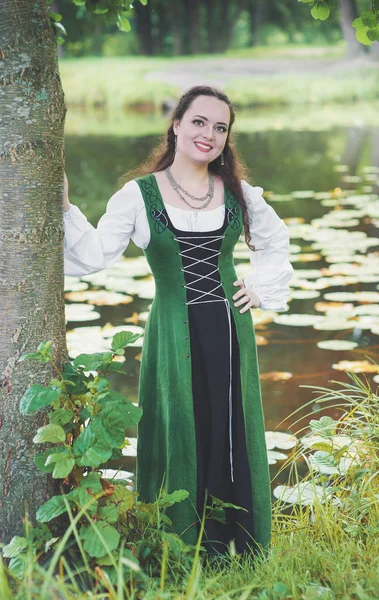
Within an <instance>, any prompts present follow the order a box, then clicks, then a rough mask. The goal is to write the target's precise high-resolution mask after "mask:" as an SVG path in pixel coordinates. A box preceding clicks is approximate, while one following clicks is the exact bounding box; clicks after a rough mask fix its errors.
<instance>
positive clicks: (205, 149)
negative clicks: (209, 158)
mask: <svg viewBox="0 0 379 600" xmlns="http://www.w3.org/2000/svg"><path fill="white" fill-rule="evenodd" d="M195 146H196V148H197V149H198V150H200V152H209V151H210V150H212V146H209V145H208V144H202V143H201V142H195Z"/></svg>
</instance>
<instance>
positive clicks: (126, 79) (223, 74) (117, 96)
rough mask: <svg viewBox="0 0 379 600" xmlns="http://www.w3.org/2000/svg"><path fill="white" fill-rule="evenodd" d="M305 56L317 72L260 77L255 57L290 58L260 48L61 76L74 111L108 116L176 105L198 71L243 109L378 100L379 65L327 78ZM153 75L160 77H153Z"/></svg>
mask: <svg viewBox="0 0 379 600" xmlns="http://www.w3.org/2000/svg"><path fill="white" fill-rule="evenodd" d="M295 56H296V58H294V57H292V58H293V60H294V62H295V63H296V61H297V60H298V59H299V58H301V55H300V51H299V49H297V52H296V54H295ZM306 57H307V60H308V61H309V62H310V63H312V61H315V69H314V71H313V72H312V73H298V74H297V73H283V72H282V73H280V74H271V75H261V74H259V75H255V74H254V73H253V72H252V71H251V60H252V59H256V60H259V58H265V59H266V60H267V59H269V60H272V61H275V60H277V59H281V58H286V55H285V54H283V49H282V50H281V52H280V53H279V52H278V51H277V52H276V54H275V52H274V51H273V50H272V49H271V51H270V52H269V51H268V50H267V49H264V51H263V50H262V49H255V54H251V55H248V56H245V57H243V56H241V57H238V55H233V56H230V55H227V56H223V55H211V56H201V57H199V56H196V57H191V58H189V57H180V58H161V57H152V58H150V57H122V58H101V57H100V58H98V57H86V58H80V59H67V60H66V59H62V60H61V61H60V72H61V76H62V82H63V87H64V90H65V99H66V105H67V106H68V108H69V109H70V108H71V109H74V108H81V109H90V108H99V109H102V110H104V111H108V112H109V111H115V110H117V111H125V110H138V111H143V112H146V113H148V112H151V111H153V110H155V109H160V107H161V106H162V102H163V101H164V100H167V99H169V100H174V101H175V100H176V99H177V98H178V97H179V95H180V93H181V90H182V89H183V80H181V82H182V83H181V86H182V87H180V86H179V85H178V83H176V81H175V78H176V77H178V76H179V74H183V72H185V70H186V68H188V69H189V70H191V72H192V74H193V72H194V67H195V74H196V76H195V78H196V79H197V77H198V83H204V82H207V81H208V80H209V77H210V73H211V74H212V77H216V79H217V77H220V84H219V85H220V87H222V88H223V89H225V91H226V92H227V93H228V94H229V95H230V97H231V99H232V100H233V101H234V102H235V103H236V105H237V106H238V107H240V108H250V107H264V108H270V107H286V106H287V107H291V106H299V105H301V104H313V105H318V104H324V103H329V104H336V105H341V104H348V103H352V102H356V101H363V100H364V101H366V102H371V101H375V100H377V99H378V98H379V77H378V68H377V66H375V65H372V66H370V67H369V66H367V67H365V68H362V66H356V67H353V66H352V67H351V68H350V69H346V68H345V69H344V70H337V71H336V72H334V73H332V74H329V75H328V74H324V73H323V72H318V71H317V60H318V59H319V58H320V57H321V58H325V57H324V56H322V55H317V54H316V55H314V56H312V55H311V56H309V55H308V56H306ZM287 58H288V57H287ZM329 58H330V57H329ZM229 59H233V60H236V59H238V73H239V76H238V77H234V76H233V66H229V67H228V60H229ZM209 61H212V63H210V62H209ZM213 61H216V62H215V63H214V62H213ZM245 67H246V76H245V75H244V69H245ZM310 68H311V67H310ZM241 70H242V71H241ZM250 71H251V72H250ZM154 72H155V75H150V74H153V73H154ZM241 72H242V75H243V76H241ZM167 73H169V75H167ZM163 74H164V77H163ZM163 79H164V80H163ZM168 81H170V83H168ZM191 82H192V83H193V76H192V79H191ZM192 83H191V85H192Z"/></svg>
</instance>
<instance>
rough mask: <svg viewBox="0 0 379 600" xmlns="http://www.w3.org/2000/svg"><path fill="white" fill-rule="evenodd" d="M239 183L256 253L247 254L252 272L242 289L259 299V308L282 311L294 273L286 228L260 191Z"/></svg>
mask: <svg viewBox="0 0 379 600" xmlns="http://www.w3.org/2000/svg"><path fill="white" fill-rule="evenodd" d="M241 183H242V189H243V191H244V196H245V198H246V202H247V206H248V214H249V221H250V234H251V244H252V245H253V246H255V251H251V252H250V264H251V268H252V270H251V273H250V274H249V275H248V276H247V277H246V278H245V280H244V283H245V287H246V288H247V289H248V290H251V291H253V292H255V294H256V295H257V296H258V297H259V299H260V301H261V306H260V308H262V309H268V310H275V311H285V310H287V309H288V304H287V299H288V297H289V294H290V288H289V285H288V284H289V282H290V281H291V278H292V273H293V267H292V265H291V263H290V262H289V232H288V228H287V226H286V224H285V223H284V221H283V220H282V219H280V217H279V216H278V215H277V214H276V212H275V210H274V209H273V208H272V207H271V206H270V205H269V204H267V202H266V201H265V199H264V198H263V196H262V193H263V188H261V187H259V186H251V185H249V184H248V183H247V182H246V181H242V182H241Z"/></svg>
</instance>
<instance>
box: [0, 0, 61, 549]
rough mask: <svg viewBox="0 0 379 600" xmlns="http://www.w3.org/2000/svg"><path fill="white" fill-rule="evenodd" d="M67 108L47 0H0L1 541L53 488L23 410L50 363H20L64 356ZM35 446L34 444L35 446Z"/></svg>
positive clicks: (36, 422) (34, 421)
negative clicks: (40, 466)
mask: <svg viewBox="0 0 379 600" xmlns="http://www.w3.org/2000/svg"><path fill="white" fill-rule="evenodd" d="M65 113H66V108H65V105H64V95H63V91H62V86H61V80H60V77H59V71H58V64H57V46H56V43H55V39H54V34H53V28H52V26H51V24H50V19H49V16H48V7H47V5H46V3H45V0H34V2H23V3H22V4H20V2H19V0H2V1H1V3H0V122H1V130H2V135H1V137H0V219H1V220H0V297H1V304H0V541H1V542H8V541H9V539H10V538H11V537H12V536H13V535H16V534H19V533H20V531H22V517H23V515H24V514H25V509H26V508H27V510H28V512H29V515H30V517H31V518H32V520H33V516H34V513H35V510H36V508H38V507H39V506H40V505H41V504H42V503H43V502H45V501H46V499H47V498H48V497H49V495H51V494H52V493H54V488H55V485H54V481H53V480H52V479H51V476H50V475H46V474H44V473H41V472H40V471H38V470H37V468H36V467H35V466H34V462H33V458H34V455H35V454H36V446H35V445H34V444H33V441H32V440H33V437H34V435H35V432H36V429H37V427H38V426H40V424H41V422H42V420H43V419H46V416H45V417H43V416H42V417H41V416H40V415H38V417H34V416H30V417H24V416H21V414H20V411H19V403H20V399H21V397H22V395H23V394H24V392H25V390H26V388H27V387H28V385H29V384H31V383H33V384H36V383H39V384H42V383H47V382H48V381H49V380H50V377H51V375H52V373H51V369H50V368H49V366H46V365H42V364H41V363H40V362H37V361H35V360H27V361H24V362H19V360H18V359H19V357H20V355H21V354H23V353H25V352H30V351H34V350H36V348H37V347H38V345H39V344H40V343H41V342H42V341H44V340H52V341H53V347H54V354H55V362H56V364H57V365H60V364H61V363H62V361H63V360H66V359H67V350H66V340H65V321H64V296H63V236H64V231H63V222H62V204H63V168H64V119H65ZM38 451H39V449H38Z"/></svg>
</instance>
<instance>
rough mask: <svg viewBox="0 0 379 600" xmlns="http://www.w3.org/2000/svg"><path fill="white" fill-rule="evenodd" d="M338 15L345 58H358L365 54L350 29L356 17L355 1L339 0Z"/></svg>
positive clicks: (353, 31) (352, 30)
mask: <svg viewBox="0 0 379 600" xmlns="http://www.w3.org/2000/svg"><path fill="white" fill-rule="evenodd" d="M339 8H340V11H339V14H340V25H341V30H342V35H343V37H344V40H345V42H346V56H347V58H358V57H359V56H363V55H364V54H365V50H364V48H363V46H362V44H360V43H359V42H358V40H357V38H356V36H355V29H354V27H352V25H351V24H352V22H353V21H354V19H356V18H357V16H358V11H357V6H356V3H355V0H340V1H339Z"/></svg>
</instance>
